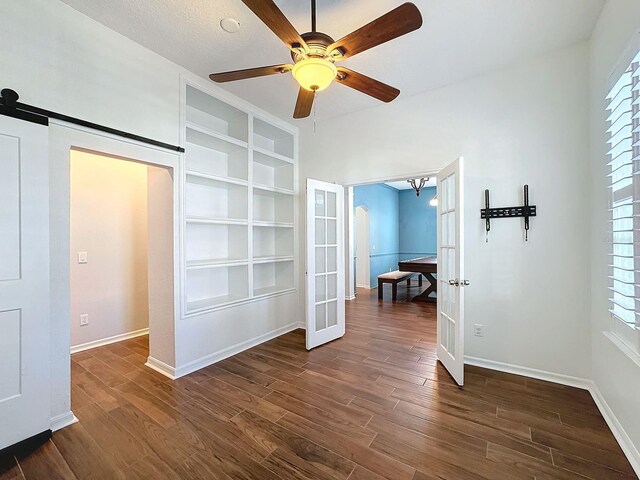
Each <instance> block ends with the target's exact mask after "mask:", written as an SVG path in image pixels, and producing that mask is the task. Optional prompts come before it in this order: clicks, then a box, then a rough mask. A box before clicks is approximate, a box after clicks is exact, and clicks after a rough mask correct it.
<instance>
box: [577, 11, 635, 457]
mask: <svg viewBox="0 0 640 480" xmlns="http://www.w3.org/2000/svg"><path fill="white" fill-rule="evenodd" d="M639 30H640V2H638V1H637V0H615V1H609V2H607V3H606V4H605V6H604V9H603V11H602V14H601V16H600V19H599V21H598V24H597V25H596V28H595V30H594V32H593V35H592V37H591V42H590V75H589V81H590V105H591V157H590V159H591V172H592V175H591V208H590V211H591V218H592V223H591V245H592V248H591V267H592V270H591V322H592V365H593V366H592V369H593V378H594V380H595V383H596V385H597V386H598V388H599V389H600V391H601V392H602V395H603V396H604V398H605V400H606V402H607V404H608V405H609V407H610V408H611V410H612V411H613V413H614V415H615V416H616V418H617V419H618V421H619V422H620V424H621V426H622V428H624V430H625V431H626V433H627V435H628V436H629V438H630V439H631V441H632V442H633V443H634V444H635V450H636V451H635V459H636V460H635V461H636V465H637V468H638V466H640V454H639V453H638V451H640V417H639V411H640V366H638V365H636V364H635V363H634V362H633V361H632V360H631V359H630V358H629V357H627V356H626V355H625V354H624V353H622V351H621V350H620V349H619V348H618V347H616V346H615V345H614V344H613V343H612V342H611V341H610V340H609V339H608V338H607V337H605V336H604V335H603V333H602V332H603V331H605V330H608V328H609V321H610V314H609V312H608V302H607V299H608V298H609V291H608V290H607V284H608V280H607V275H608V269H607V265H608V262H609V259H608V257H607V252H608V244H607V237H608V236H607V233H606V232H607V229H608V212H607V208H608V207H607V178H606V175H607V169H606V150H607V148H606V136H605V131H606V117H607V115H606V114H605V97H606V95H607V92H608V78H609V75H610V74H611V73H612V70H613V69H614V68H615V67H616V64H617V63H618V60H619V59H620V57H621V56H622V54H623V53H624V51H625V49H626V47H627V45H628V44H629V42H630V41H631V38H632V36H633V35H634V34H636V33H637V32H638V31H639Z"/></svg>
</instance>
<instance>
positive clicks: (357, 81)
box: [336, 67, 400, 103]
mask: <svg viewBox="0 0 640 480" xmlns="http://www.w3.org/2000/svg"><path fill="white" fill-rule="evenodd" d="M336 80H337V81H338V82H340V83H342V84H343V85H346V86H347V87H351V88H354V89H356V90H358V91H359V92H362V93H366V94H367V95H370V96H372V97H374V98H377V99H378V100H382V101H383V102H387V103H388V102H390V101H391V100H393V99H395V98H396V97H397V96H398V95H400V90H398V89H397V88H394V87H391V86H389V85H387V84H386V83H382V82H379V81H378V80H374V79H373V78H370V77H367V76H366V75H363V74H361V73H358V72H354V71H353V70H349V69H348V68H344V67H338V75H337V76H336Z"/></svg>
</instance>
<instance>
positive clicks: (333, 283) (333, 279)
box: [327, 273, 338, 300]
mask: <svg viewBox="0 0 640 480" xmlns="http://www.w3.org/2000/svg"><path fill="white" fill-rule="evenodd" d="M334 298H338V275H336V274H335V273H334V274H330V275H327V299H328V300H333V299H334Z"/></svg>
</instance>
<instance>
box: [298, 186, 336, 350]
mask: <svg viewBox="0 0 640 480" xmlns="http://www.w3.org/2000/svg"><path fill="white" fill-rule="evenodd" d="M343 203H344V189H343V187H342V186H340V185H336V184H333V183H325V182H320V181H318V180H312V179H307V246H306V249H307V289H306V300H307V308H306V317H307V332H306V336H307V349H308V350H311V349H312V348H315V347H317V346H319V345H322V344H324V343H327V342H330V341H331V340H335V339H337V338H340V337H341V336H343V335H344V332H345V312H344V308H345V307H344V302H345V294H344V292H345V288H344V281H345V280H344V273H345V267H344V207H343Z"/></svg>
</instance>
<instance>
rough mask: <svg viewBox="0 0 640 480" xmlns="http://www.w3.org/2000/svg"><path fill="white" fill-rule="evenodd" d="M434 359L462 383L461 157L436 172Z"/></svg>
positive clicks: (462, 209)
mask: <svg viewBox="0 0 640 480" xmlns="http://www.w3.org/2000/svg"><path fill="white" fill-rule="evenodd" d="M437 178H438V199H439V201H438V306H437V310H438V360H440V361H441V362H442V364H443V365H444V367H445V368H446V369H447V370H448V371H449V373H450V374H451V376H452V377H453V379H454V380H455V381H456V383H458V385H460V386H462V385H463V383H464V288H462V287H464V286H465V285H468V283H469V282H468V281H467V280H464V249H463V239H464V232H463V224H464V223H463V221H464V218H463V212H464V208H463V207H464V204H463V179H464V177H463V160H462V158H458V159H457V160H456V161H455V162H453V163H452V164H450V165H448V166H447V167H445V168H444V169H442V171H441V172H440V173H438V176H437Z"/></svg>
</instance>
